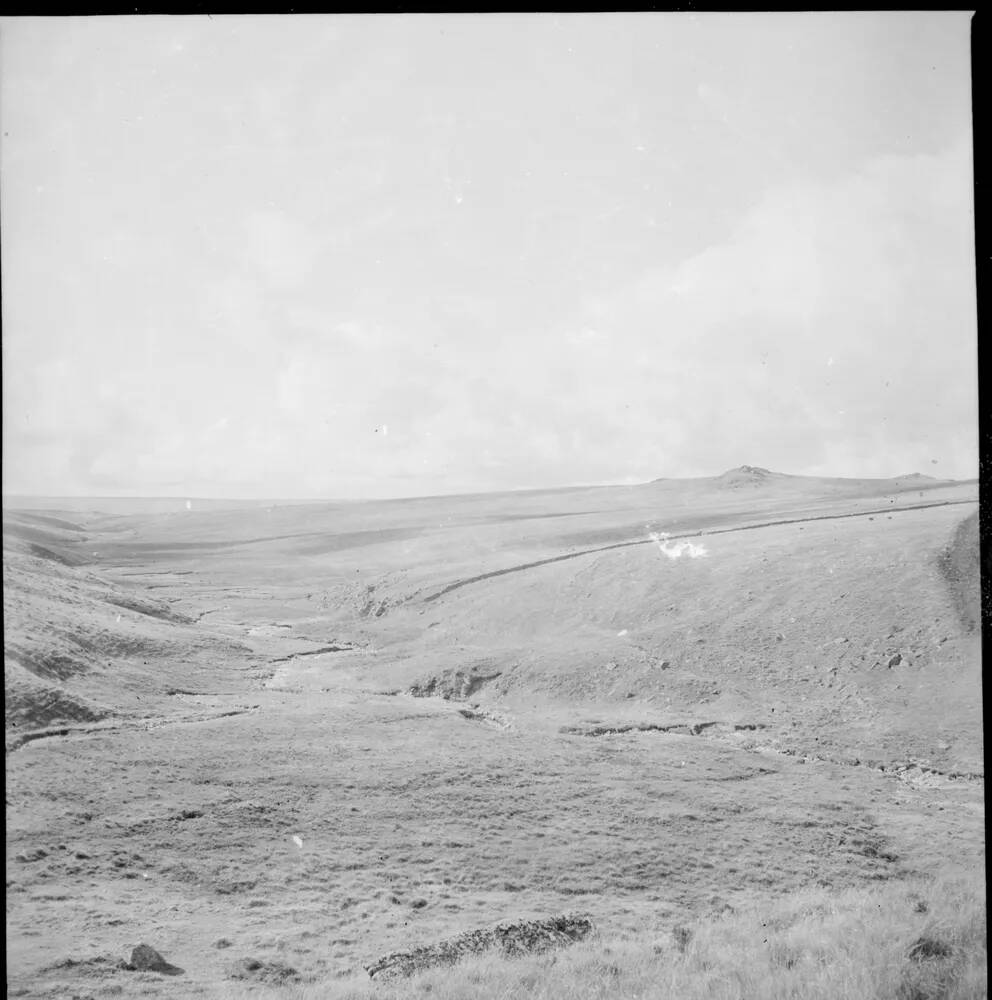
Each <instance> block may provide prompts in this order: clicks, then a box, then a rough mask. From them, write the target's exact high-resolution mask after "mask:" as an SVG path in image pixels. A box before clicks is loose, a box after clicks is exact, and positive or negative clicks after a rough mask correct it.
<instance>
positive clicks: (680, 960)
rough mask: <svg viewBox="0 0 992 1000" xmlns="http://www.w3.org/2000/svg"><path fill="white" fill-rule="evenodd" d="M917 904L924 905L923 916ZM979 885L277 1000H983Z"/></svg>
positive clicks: (806, 898)
mask: <svg viewBox="0 0 992 1000" xmlns="http://www.w3.org/2000/svg"><path fill="white" fill-rule="evenodd" d="M921 900H924V901H925V902H926V904H927V905H926V907H925V908H921V907H920V906H919V903H920V901H921ZM985 937H986V914H985V898H984V879H983V878H976V876H975V875H974V874H970V875H961V876H957V877H955V876H950V875H945V876H942V877H940V878H936V879H931V880H921V881H916V882H913V883H911V884H910V883H906V882H902V883H887V884H884V885H880V886H877V887H873V888H870V889H859V890H848V891H845V892H841V893H830V892H828V891H825V890H817V891H806V892H802V893H796V894H793V895H790V896H786V897H783V898H781V899H779V900H774V901H770V902H766V903H764V904H762V905H756V906H755V907H753V908H752V909H750V910H738V911H736V912H733V913H726V914H723V915H721V916H718V917H713V918H710V919H707V920H701V921H699V922H697V923H695V924H693V925H682V926H680V927H679V928H677V929H675V932H674V933H673V934H671V935H668V936H667V937H664V938H661V939H659V938H658V937H649V936H646V935H645V936H642V937H637V938H630V939H622V940H606V939H603V938H596V939H587V940H586V941H584V942H582V943H580V944H577V945H575V946H573V947H570V948H567V949H565V950H562V951H558V952H554V953H551V954H545V955H533V956H527V957H522V958H514V959H504V958H501V957H500V956H498V955H496V954H485V955H480V956H474V957H472V958H469V959H467V960H465V961H464V962H461V963H459V964H458V965H456V966H453V967H450V968H439V969H433V970H430V971H428V972H422V973H420V974H418V975H415V976H411V977H410V978H408V979H398V980H393V981H383V982H378V981H374V980H373V981H370V980H368V979H367V978H364V979H363V978H355V979H353V980H350V981H339V982H327V983H325V984H322V985H319V986H307V987H302V988H296V989H295V990H292V989H291V990H288V991H287V992H286V993H285V994H284V995H285V997H286V1000H404V998H409V997H430V998H432V1000H463V998H479V1000H525V998H527V1000H607V998H613V997H631V998H634V997H637V998H644V1000H648V998H659V1000H660V998H667V997H678V998H679V1000H867V998H872V1000H980V998H982V1000H984V998H985V997H986V996H987V992H986V979H987V952H986V941H985Z"/></svg>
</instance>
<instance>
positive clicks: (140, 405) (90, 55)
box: [0, 12, 978, 497]
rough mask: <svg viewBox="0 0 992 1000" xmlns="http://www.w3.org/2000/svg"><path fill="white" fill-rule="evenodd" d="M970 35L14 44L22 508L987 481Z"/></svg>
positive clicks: (289, 35)
mask: <svg viewBox="0 0 992 1000" xmlns="http://www.w3.org/2000/svg"><path fill="white" fill-rule="evenodd" d="M969 31H970V15H969V14H967V13H948V12H943V13H908V14H906V13H867V14H858V13H850V14H838V13H825V14H809V13H796V14H702V15H693V14H600V15H536V14H532V15H481V16H480V15H460V16H454V15H452V16H445V15H429V16H428V15H412V16H396V17H393V16H388V17H387V16H356V17H343V16H316V17H310V16H305V17H301V16H295V17H294V16H285V15H284V16H275V17H260V16H244V17H242V16H238V17H214V18H212V19H208V18H206V17H140V18H126V17H122V18H110V19H106V18H98V17H92V18H82V19H75V18H44V19H6V20H3V21H2V22H0V122H2V139H0V194H2V204H0V210H2V240H3V247H2V250H3V272H2V275H3V289H2V291H3V363H4V364H3V389H4V395H3V407H4V414H3V415H4V423H3V445H4V449H3V463H4V484H3V485H4V493H6V494H10V493H33V494H57V495H65V494H97V495H117V494H119V495H183V494H190V495H198V496H227V497H249V496H264V497H320V496H326V497H357V496H402V495H422V494H430V493H443V492H457V491H474V490H491V489H509V488H519V487H531V486H552V485H566V484H578V483H599V482H624V481H631V482H632V481H643V480H649V479H654V478H657V477H660V476H698V475H710V474H715V473H719V472H721V471H723V470H724V469H726V468H728V467H731V466H736V465H740V464H742V463H749V464H756V465H762V466H767V467H769V468H772V469H775V470H777V471H782V472H789V473H796V474H811V475H820V474H824V475H851V476H859V475H879V476H884V475H896V474H900V473H906V472H913V471H919V472H923V473H927V474H930V475H935V476H941V477H944V476H947V477H958V478H966V477H972V476H976V475H977V471H978V434H977V375H976V343H977V334H976V319H975V287H974V281H975V278H974V222H973V214H972V140H971V90H970V87H971V84H970V53H969Z"/></svg>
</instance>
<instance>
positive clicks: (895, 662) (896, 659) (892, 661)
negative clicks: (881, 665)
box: [885, 653, 902, 670]
mask: <svg viewBox="0 0 992 1000" xmlns="http://www.w3.org/2000/svg"><path fill="white" fill-rule="evenodd" d="M900 663H902V654H900V653H896V654H895V656H890V657H889V659H888V662H887V663H886V664H885V665H886V666H887V667H888V668H889V669H890V670H891V669H892V668H893V667H898V666H899V664H900Z"/></svg>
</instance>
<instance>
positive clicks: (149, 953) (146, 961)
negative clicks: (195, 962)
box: [128, 944, 186, 976]
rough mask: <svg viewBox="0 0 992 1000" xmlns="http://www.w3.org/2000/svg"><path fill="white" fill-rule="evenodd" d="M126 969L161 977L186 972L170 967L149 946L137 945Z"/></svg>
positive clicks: (174, 966) (176, 967)
mask: <svg viewBox="0 0 992 1000" xmlns="http://www.w3.org/2000/svg"><path fill="white" fill-rule="evenodd" d="M128 968H129V969H130V970H131V971H132V972H158V973H159V974H160V975H163V976H181V975H182V974H183V973H184V972H185V971H186V970H185V969H180V968H179V967H178V966H176V965H170V964H169V963H168V962H167V961H166V960H165V959H164V958H163V957H162V956H161V955H160V954H159V953H158V952H157V951H156V950H155V949H154V948H153V947H152V946H151V945H148V944H139V945H138V946H137V947H136V948H135V949H134V950H133V951H132V952H131V961H130V962H129V963H128Z"/></svg>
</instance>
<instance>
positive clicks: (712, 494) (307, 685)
mask: <svg viewBox="0 0 992 1000" xmlns="http://www.w3.org/2000/svg"><path fill="white" fill-rule="evenodd" d="M976 500H977V490H976V487H975V485H974V484H955V483H942V482H936V481H933V480H927V479H925V477H914V476H908V477H903V478H902V479H900V480H875V481H872V480H808V479H802V478H799V477H788V476H777V475H775V474H772V473H765V472H763V471H762V470H754V469H747V468H743V469H740V470H734V471H732V472H731V473H728V474H727V475H725V476H722V477H714V478H712V479H706V480H693V481H677V480H670V481H665V480H662V481H659V482H657V483H651V484H647V485H645V486H642V487H616V488H598V489H583V490H571V491H544V492H536V493H524V494H503V495H491V496H477V497H445V498H427V499H423V500H407V501H388V502H376V503H368V504H354V503H352V504H317V505H292V506H278V505H272V506H264V507H248V506H241V507H238V508H232V509H224V508H223V507H217V506H213V507H211V508H210V509H206V510H202V511H201V510H196V509H194V510H192V511H186V510H185V509H177V510H174V511H171V512H170V511H165V510H162V509H160V508H155V509H149V510H142V509H141V506H140V504H137V505H136V506H135V508H134V509H133V510H132V511H130V512H127V511H122V510H121V509H119V508H118V509H115V510H113V511H110V512H107V511H100V510H96V509H95V510H88V509H86V505H85V504H76V505H74V509H59V508H58V505H53V504H47V505H44V506H45V507H46V509H44V510H42V509H41V505H37V504H36V505H35V507H34V509H31V510H25V509H18V510H12V509H8V510H5V512H4V584H5V586H4V612H5V614H4V639H5V693H6V695H7V708H6V723H7V727H6V737H7V760H6V772H7V834H8V848H7V851H8V853H7V892H8V911H7V912H8V931H7V946H8V984H9V991H10V994H11V995H19V996H32V997H34V996H37V997H46V998H47V997H51V998H54V997H62V996H72V995H77V996H80V997H94V998H95V997H102V996H110V995H128V996H129V995H134V996H161V997H188V996H218V997H240V996H242V995H252V996H255V995H267V994H271V995H273V996H286V997H293V998H300V997H305V998H308V1000H309V998H312V997H324V996H327V997H338V996H342V995H343V996H355V997H365V996H377V997H380V996H381V997H384V998H386V997H401V996H411V995H414V996H415V995H421V994H426V993H430V994H431V995H433V996H451V997H454V996H479V997H514V996H547V997H579V998H581V997H593V996H596V997H598V996H644V997H654V996H658V997H667V996H680V997H683V996H684V997H688V998H692V997H695V996H699V997H702V996H707V997H713V996H715V997H722V996H726V997H755V998H758V997H762V998H764V997H778V996H782V997H785V996H794V997H819V996H824V997H826V996H830V997H851V998H854V997H858V998H861V997H866V998H867V997H875V996H878V997H893V998H898V1000H929V998H934V1000H935V998H937V997H947V998H951V997H976V996H979V995H984V994H983V993H982V992H980V991H981V989H982V988H983V987H982V984H983V982H984V969H985V952H984V947H983V946H982V945H980V944H979V942H980V941H982V942H983V941H984V920H985V917H984V912H985V911H984V794H983V793H984V784H983V783H984V756H983V738H982V713H981V648H980V646H981V639H980V635H979V632H978V620H979V617H978V613H977V608H978V601H979V590H978V587H979V582H978V561H977V549H978V528H977V523H978V522H977V513H976V507H977V502H976ZM63 507H66V508H68V507H69V505H65V504H64V505H63ZM666 534H667V535H668V536H669V537H668V538H667V539H666V538H665V537H664V535H666ZM690 542H691V545H692V546H693V548H689V547H688V544H687V543H690ZM566 912H579V913H584V914H588V915H589V916H590V918H591V919H592V920H593V922H594V924H595V927H596V933H595V935H594V936H593V937H591V938H587V939H586V940H585V941H582V942H580V943H577V944H575V945H573V946H571V947H569V948H567V949H564V950H561V951H558V952H554V953H551V954H544V955H533V956H528V957H523V958H513V959H504V958H502V957H500V956H498V955H489V956H481V957H473V958H469V959H466V960H465V962H463V963H461V964H459V965H457V966H455V967H452V968H446V969H445V968H440V969H434V970H428V971H425V972H422V973H419V974H418V975H416V976H414V977H412V978H410V979H404V980H401V981H389V980H383V981H381V982H380V981H379V979H378V978H377V979H375V980H371V981H370V980H369V977H368V976H367V975H366V974H365V972H364V971H363V969H364V966H365V965H367V964H369V963H370V962H372V961H374V960H375V959H376V958H377V957H379V956H381V955H383V954H385V953H387V952H391V951H395V950H398V949H404V948H412V947H418V946H421V945H428V944H431V943H433V942H437V941H441V940H443V939H445V938H447V937H449V936H451V935H455V934H458V933H460V932H462V931H466V930H473V929H477V928H485V927H488V926H491V925H493V924H496V923H497V922H504V921H514V920H518V921H520V920H536V919H542V918H547V917H549V916H553V915H555V914H560V913H566ZM921 940H922V941H924V942H926V941H930V942H932V943H931V944H919V945H918V944H917V943H918V942H919V941H921ZM139 943H147V944H150V945H152V946H153V947H154V948H156V949H157V950H158V951H160V952H161V953H162V955H164V956H165V958H166V959H167V960H168V961H169V962H170V963H173V964H174V966H176V967H177V968H178V969H179V970H181V971H180V972H178V973H177V974H175V975H159V974H156V973H154V972H135V971H130V970H127V969H124V968H121V965H120V963H121V960H122V959H126V958H127V957H128V956H129V954H130V950H131V949H132V948H133V947H134V946H135V945H137V944H139Z"/></svg>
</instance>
